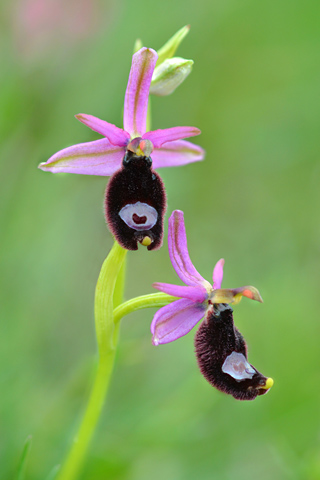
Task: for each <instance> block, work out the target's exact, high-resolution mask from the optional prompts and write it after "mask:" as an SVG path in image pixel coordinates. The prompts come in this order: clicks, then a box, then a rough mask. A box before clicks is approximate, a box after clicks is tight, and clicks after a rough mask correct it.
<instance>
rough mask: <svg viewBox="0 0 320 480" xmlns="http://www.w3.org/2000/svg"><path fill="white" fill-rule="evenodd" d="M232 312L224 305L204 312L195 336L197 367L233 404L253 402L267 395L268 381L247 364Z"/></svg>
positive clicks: (213, 306) (244, 344)
mask: <svg viewBox="0 0 320 480" xmlns="http://www.w3.org/2000/svg"><path fill="white" fill-rule="evenodd" d="M232 312H233V310H232V308H231V307H230V306H229V305H227V304H216V305H212V306H211V308H210V309H209V310H208V311H207V314H206V317H205V320H204V321H203V322H202V324H201V325H200V328H199V330H198V331H197V333H196V336H195V347H196V356H197V360H198V365H199V368H200V370H201V373H202V374H203V376H204V377H205V378H206V380H208V382H209V383H210V384H211V385H213V386H214V387H216V388H218V389H219V390H221V391H222V392H224V393H228V394H230V395H233V397H234V398H236V399H237V400H253V399H255V398H256V397H257V395H263V394H265V393H266V392H267V391H268V389H269V388H270V386H271V385H269V383H270V381H271V379H267V378H266V377H264V376H263V375H262V374H261V373H260V372H258V370H257V369H256V368H254V367H253V366H252V365H250V364H249V363H248V362H247V346H246V342H245V340H244V338H243V336H242V335H241V333H240V332H239V330H237V328H236V327H235V326H234V323H233V315H232ZM226 372H228V373H226ZM268 380H269V382H267V381H268ZM272 383H273V382H272Z"/></svg>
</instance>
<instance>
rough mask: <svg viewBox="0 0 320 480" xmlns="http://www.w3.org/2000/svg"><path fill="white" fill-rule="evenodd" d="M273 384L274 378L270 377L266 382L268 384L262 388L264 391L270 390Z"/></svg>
mask: <svg viewBox="0 0 320 480" xmlns="http://www.w3.org/2000/svg"><path fill="white" fill-rule="evenodd" d="M273 384H274V381H273V378H271V377H269V378H267V380H266V384H265V385H264V386H263V387H261V388H263V389H264V390H269V388H271V387H272V385H273Z"/></svg>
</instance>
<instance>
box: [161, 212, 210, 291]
mask: <svg viewBox="0 0 320 480" xmlns="http://www.w3.org/2000/svg"><path fill="white" fill-rule="evenodd" d="M168 248H169V256H170V260H171V263H172V265H173V268H174V269H175V271H176V273H177V275H178V277H179V278H181V280H182V281H183V282H184V283H186V284H187V285H189V286H193V287H197V286H204V287H205V288H206V289H207V288H209V289H210V290H212V288H211V285H210V284H209V282H207V281H206V280H205V279H204V278H203V277H201V275H200V273H198V272H197V270H196V269H195V268H194V266H193V264H192V262H191V260H190V257H189V252H188V245H187V236H186V230H185V226H184V219H183V212H181V211H180V210H175V211H174V212H173V213H172V214H171V217H170V218H169V232H168Z"/></svg>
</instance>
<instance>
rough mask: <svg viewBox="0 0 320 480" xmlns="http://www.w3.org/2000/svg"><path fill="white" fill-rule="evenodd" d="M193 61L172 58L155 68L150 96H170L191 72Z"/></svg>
mask: <svg viewBox="0 0 320 480" xmlns="http://www.w3.org/2000/svg"><path fill="white" fill-rule="evenodd" d="M192 65H193V60H186V59H185V58H180V57H174V58H168V59H167V60H164V61H163V62H162V63H161V65H159V66H158V64H157V66H156V68H155V70H154V73H153V76H152V81H151V87H150V94H153V95H158V96H164V95H170V93H172V92H174V90H175V89H176V88H177V87H178V86H179V85H180V84H181V83H182V82H183V81H184V80H185V79H186V78H187V76H188V75H189V73H190V72H191V70H192Z"/></svg>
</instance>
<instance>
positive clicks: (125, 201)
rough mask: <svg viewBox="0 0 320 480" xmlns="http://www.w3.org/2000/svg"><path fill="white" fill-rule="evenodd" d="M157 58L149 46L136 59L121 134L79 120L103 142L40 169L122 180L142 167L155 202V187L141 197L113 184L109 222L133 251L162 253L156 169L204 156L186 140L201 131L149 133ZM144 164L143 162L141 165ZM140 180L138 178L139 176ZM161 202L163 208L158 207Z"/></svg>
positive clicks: (93, 120) (90, 119) (72, 150)
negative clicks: (128, 171)
mask: <svg viewBox="0 0 320 480" xmlns="http://www.w3.org/2000/svg"><path fill="white" fill-rule="evenodd" d="M157 58H158V55H157V53H156V52H155V51H154V50H152V49H151V48H145V47H144V48H141V49H140V50H139V51H138V52H137V53H135V54H134V55H133V57H132V66H131V70H130V75H129V80H128V85H127V90H126V94H125V100H124V115H123V126H124V128H123V129H121V128H118V127H116V126H115V125H113V124H111V123H108V122H106V121H104V120H100V119H99V118H97V117H94V116H92V115H86V114H79V115H76V118H77V119H78V120H80V122H82V123H84V124H85V125H87V126H88V127H89V128H91V129H92V130H94V131H95V132H98V133H100V134H101V135H103V136H104V138H103V139H100V140H95V141H93V142H87V143H80V144H78V145H73V146H71V147H68V148H65V149H63V150H61V151H59V152H57V153H56V154H54V155H53V156H52V157H50V158H49V160H48V161H47V162H45V163H41V164H40V165H39V168H40V169H42V170H44V171H50V172H53V173H57V172H69V173H78V174H84V175H103V176H109V175H113V174H115V173H116V172H117V174H118V177H119V173H120V172H123V171H124V170H125V168H126V166H128V165H129V164H130V167H132V166H133V164H134V163H137V162H138V163H139V164H140V165H141V166H142V167H144V168H142V170H141V172H142V173H144V175H147V176H148V179H149V180H148V181H149V183H150V184H152V182H151V179H155V182H154V183H155V184H156V187H155V189H156V191H157V192H158V193H157V195H156V196H157V199H153V187H152V188H151V190H150V191H149V192H147V193H146V194H143V195H142V198H140V191H141V186H140V185H139V184H134V185H131V186H129V187H127V188H125V189H124V190H123V189H122V190H121V191H120V187H121V188H122V184H123V183H124V182H121V181H120V180H119V178H117V181H114V182H113V185H111V182H110V188H109V190H107V194H106V219H107V222H108V224H109V227H110V229H111V231H112V233H113V234H114V235H115V237H116V239H117V240H118V242H119V243H120V244H121V245H122V246H123V247H124V248H128V249H131V250H136V249H137V248H138V247H137V242H140V243H142V244H143V245H147V246H148V249H149V250H151V249H154V248H159V247H160V246H161V244H162V235H163V234H162V232H163V227H162V224H163V216H164V213H165V203H166V200H165V193H164V187H163V186H162V181H161V179H160V177H159V176H158V175H157V174H156V173H155V172H154V171H153V169H154V168H160V167H173V166H179V165H186V164H188V163H191V162H196V161H199V160H202V159H203V157H204V150H203V149H202V148H201V147H199V146H197V145H194V144H192V143H190V142H188V141H186V140H183V139H184V138H188V137H192V136H195V135H199V134H200V133H201V132H200V130H199V129H198V128H195V127H172V128H167V129H164V130H154V131H150V132H146V122H147V110H148V97H149V89H150V83H151V79H152V74H153V71H154V68H155V65H156V62H157ZM151 154H152V159H151ZM141 159H145V160H144V161H143V162H142V163H143V165H142V163H141ZM146 167H148V170H146ZM152 175H153V176H152ZM136 176H138V177H139V178H140V176H139V175H136ZM113 180H115V179H113ZM140 182H141V180H140ZM142 183H143V182H142ZM152 185H153V184H152ZM111 187H113V188H112V191H117V192H118V194H117V198H116V199H115V201H114V202H112V199H111V203H112V208H115V206H114V204H116V210H111V211H110V202H109V201H108V200H109V198H110V189H111ZM129 190H130V191H131V192H132V191H133V190H134V191H135V195H134V196H133V197H132V196H131V197H130V198H127V191H129ZM159 192H160V193H159ZM160 197H161V198H160ZM159 198H160V200H159ZM153 200H154V201H153ZM159 202H160V207H161V208H160V209H158V208H157V207H158V204H159ZM123 209H125V210H123ZM159 210H160V211H159ZM124 230H125V233H123V231H124Z"/></svg>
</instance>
